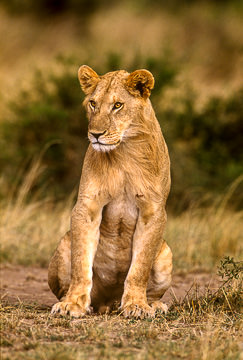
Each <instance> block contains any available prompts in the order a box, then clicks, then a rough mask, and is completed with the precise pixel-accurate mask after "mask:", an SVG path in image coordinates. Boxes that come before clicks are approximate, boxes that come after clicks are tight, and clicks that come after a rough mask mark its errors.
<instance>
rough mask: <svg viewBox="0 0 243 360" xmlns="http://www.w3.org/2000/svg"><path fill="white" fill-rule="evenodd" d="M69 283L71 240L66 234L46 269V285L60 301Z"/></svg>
mask: <svg viewBox="0 0 243 360" xmlns="http://www.w3.org/2000/svg"><path fill="white" fill-rule="evenodd" d="M70 282H71V239H70V232H67V233H66V234H65V235H64V236H63V238H62V239H61V240H60V242H59V244H58V246H57V249H56V251H55V253H54V255H53V256H52V258H51V261H50V264H49V268H48V284H49V287H50V289H51V290H52V292H53V293H54V295H56V297H57V298H58V299H59V300H60V299H62V298H63V297H64V296H65V295H66V293H67V291H68V289H69V285H70Z"/></svg>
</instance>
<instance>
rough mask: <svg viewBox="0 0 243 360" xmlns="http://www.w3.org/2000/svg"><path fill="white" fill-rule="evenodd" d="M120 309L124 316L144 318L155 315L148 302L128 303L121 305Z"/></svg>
mask: <svg viewBox="0 0 243 360" xmlns="http://www.w3.org/2000/svg"><path fill="white" fill-rule="evenodd" d="M121 310H122V314H123V316H124V317H125V318H136V319H144V318H153V317H154V316H155V311H154V309H153V308H152V307H151V306H149V305H148V304H142V305H141V304H140V305H137V304H130V305H127V306H123V308H122V309H121Z"/></svg>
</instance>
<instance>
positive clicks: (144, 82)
mask: <svg viewBox="0 0 243 360" xmlns="http://www.w3.org/2000/svg"><path fill="white" fill-rule="evenodd" d="M153 87H154V77H153V75H152V74H151V72H149V71H148V70H144V69H142V70H136V71H133V72H132V73H131V74H130V75H129V76H128V78H127V81H126V88H127V90H128V91H129V92H130V94H132V95H134V96H142V97H143V98H145V99H147V98H148V97H149V96H150V93H151V90H152V89H153Z"/></svg>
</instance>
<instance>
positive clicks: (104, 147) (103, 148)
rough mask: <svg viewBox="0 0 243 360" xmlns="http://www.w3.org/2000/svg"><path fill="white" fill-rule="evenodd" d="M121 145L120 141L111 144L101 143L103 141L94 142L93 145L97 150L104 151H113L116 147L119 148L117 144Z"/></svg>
mask: <svg viewBox="0 0 243 360" xmlns="http://www.w3.org/2000/svg"><path fill="white" fill-rule="evenodd" d="M118 145H119V143H117V144H111V145H104V144H101V143H98V142H96V143H92V146H93V149H94V150H95V151H102V152H109V151H112V150H114V149H115V148H117V146H118Z"/></svg>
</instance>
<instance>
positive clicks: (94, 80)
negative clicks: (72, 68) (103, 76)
mask: <svg viewBox="0 0 243 360" xmlns="http://www.w3.org/2000/svg"><path fill="white" fill-rule="evenodd" d="M78 79H79V82H80V85H81V88H82V90H83V92H84V93H85V94H86V95H88V94H91V93H92V92H93V91H94V89H95V88H96V86H97V84H98V82H99V80H100V78H99V76H98V75H97V74H96V72H95V71H94V70H93V69H91V68H90V67H89V66H87V65H82V66H81V67H80V68H79V70H78Z"/></svg>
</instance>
